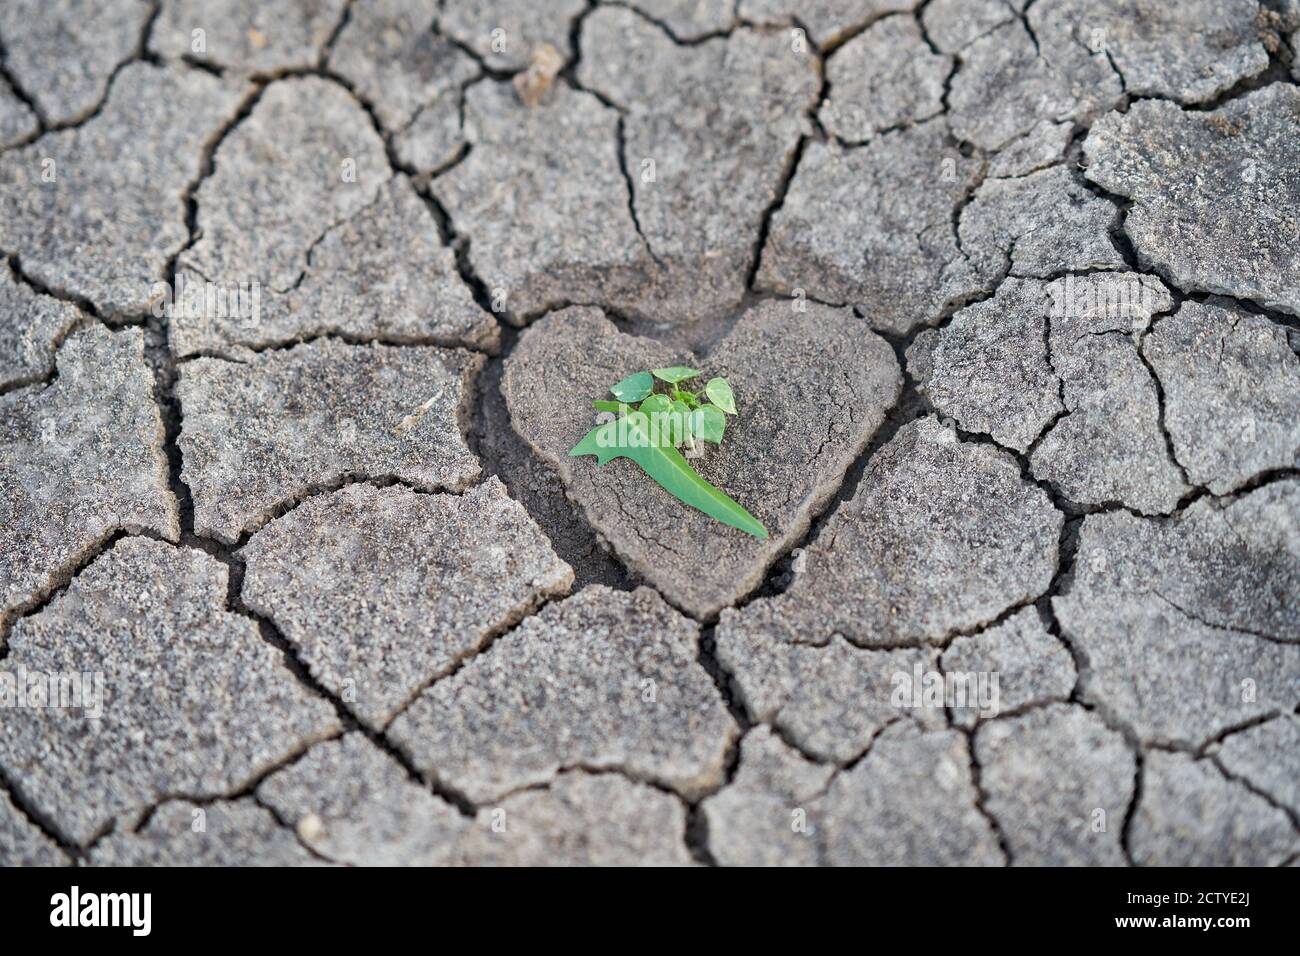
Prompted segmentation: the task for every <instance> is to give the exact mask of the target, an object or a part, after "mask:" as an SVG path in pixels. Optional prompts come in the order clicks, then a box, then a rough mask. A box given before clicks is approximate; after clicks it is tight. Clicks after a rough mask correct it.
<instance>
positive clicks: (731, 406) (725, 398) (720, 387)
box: [704, 378, 736, 415]
mask: <svg viewBox="0 0 1300 956" xmlns="http://www.w3.org/2000/svg"><path fill="white" fill-rule="evenodd" d="M704 394H705V395H707V396H709V401H711V402H712V403H713V404H714V405H717V406H718V407H719V408H720V409H722V410H723V411H724V412H726V413H727V414H728V415H734V414H736V396H734V395H733V394H731V383H730V382H728V381H727V380H726V379H725V378H711V379H709V384H708V385H705V386H704Z"/></svg>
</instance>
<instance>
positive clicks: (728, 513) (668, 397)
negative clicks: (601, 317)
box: [569, 365, 767, 538]
mask: <svg viewBox="0 0 1300 956" xmlns="http://www.w3.org/2000/svg"><path fill="white" fill-rule="evenodd" d="M699 375H700V373H699V372H698V371H696V370H695V369H693V368H686V367H685V366H681V365H677V366H674V367H672V368H656V369H652V370H650V371H647V372H637V373H636V374H635V375H629V376H628V377H627V378H625V379H623V380H622V381H621V382H618V383H616V384H614V385H612V386H610V389H609V390H610V392H611V393H612V394H613V395H614V397H615V398H616V399H617V401H613V402H611V401H608V400H606V399H601V400H598V401H595V402H593V403H592V405H593V406H594V407H595V408H596V409H597V410H598V411H602V412H609V413H611V414H613V415H615V416H617V417H616V418H614V420H613V421H609V422H605V423H604V424H603V425H597V426H596V427H595V428H593V429H592V430H591V431H589V432H587V434H586V436H585V437H584V438H583V439H582V441H580V442H578V444H576V445H574V446H573V448H572V449H571V450H570V451H569V455H570V456H578V455H595V456H596V462H597V464H600V465H604V464H607V463H609V462H610V461H613V460H614V459H615V458H630V459H631V460H632V461H634V462H636V463H637V464H638V465H640V466H641V470H642V471H644V472H645V473H646V474H647V475H649V476H650V477H651V478H653V479H654V480H655V481H657V482H658V483H659V484H660V485H661V486H662V487H663V489H664V490H665V491H667V492H668V493H669V494H670V495H672V496H674V497H675V498H677V499H678V500H679V501H681V502H682V503H684V504H687V505H690V506H691V507H692V508H698V509H699V510H700V511H703V512H704V513H705V514H706V515H708V516H709V517H711V518H716V519H717V520H718V521H721V522H722V523H723V524H728V525H731V527H733V528H739V529H740V530H741V531H744V532H745V533H746V534H752V535H753V536H754V537H756V538H766V537H767V529H766V528H764V527H763V525H762V523H761V522H760V521H759V520H758V519H757V518H755V517H754V516H753V515H751V514H750V513H749V512H748V511H746V510H745V509H744V508H742V507H741V506H740V505H739V504H737V503H736V502H735V501H733V500H732V499H731V498H729V497H728V496H727V495H726V494H724V493H723V492H721V491H719V490H718V489H717V488H715V487H713V485H711V484H709V483H708V482H707V481H705V480H704V479H703V478H701V477H700V476H699V475H698V474H697V473H696V471H695V469H694V468H692V467H691V466H690V464H689V463H688V462H687V461H686V458H685V457H684V456H683V455H682V453H681V452H680V451H678V449H679V448H681V447H682V446H683V445H686V446H687V447H689V448H695V447H696V443H697V442H712V443H713V444H715V445H718V444H721V443H722V435H723V432H725V431H726V428H727V416H728V415H735V414H736V399H735V395H734V394H733V393H732V391H731V385H730V384H728V382H727V380H726V379H725V378H713V379H710V380H709V382H708V384H707V385H705V386H704V388H702V389H701V390H699V391H698V392H694V391H690V390H689V389H687V388H684V387H683V383H685V382H689V381H690V380H691V379H694V378H698V377H699ZM656 380H657V381H658V382H660V383H662V384H663V386H664V390H663V391H655V387H656V384H655V383H656Z"/></svg>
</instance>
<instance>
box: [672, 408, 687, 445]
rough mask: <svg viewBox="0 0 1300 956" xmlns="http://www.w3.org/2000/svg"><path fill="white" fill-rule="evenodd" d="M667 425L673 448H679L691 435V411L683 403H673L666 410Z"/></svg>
mask: <svg viewBox="0 0 1300 956" xmlns="http://www.w3.org/2000/svg"><path fill="white" fill-rule="evenodd" d="M668 424H669V427H670V431H669V435H670V436H671V437H672V443H673V447H674V448H679V447H681V446H682V444H684V443H685V441H686V439H687V437H688V436H689V435H690V433H691V410H690V409H689V408H688V407H687V406H686V403H685V402H673V404H672V407H671V408H669V410H668Z"/></svg>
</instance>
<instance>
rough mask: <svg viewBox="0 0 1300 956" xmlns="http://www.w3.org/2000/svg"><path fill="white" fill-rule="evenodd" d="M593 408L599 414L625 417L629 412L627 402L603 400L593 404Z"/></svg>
mask: <svg viewBox="0 0 1300 956" xmlns="http://www.w3.org/2000/svg"><path fill="white" fill-rule="evenodd" d="M591 407H592V408H594V409H596V411H598V412H613V413H614V414H615V415H625V414H627V411H628V406H627V403H626V402H607V401H604V400H603V399H599V400H597V401H594V402H592V403H591Z"/></svg>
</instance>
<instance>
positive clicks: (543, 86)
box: [0, 0, 1300, 866]
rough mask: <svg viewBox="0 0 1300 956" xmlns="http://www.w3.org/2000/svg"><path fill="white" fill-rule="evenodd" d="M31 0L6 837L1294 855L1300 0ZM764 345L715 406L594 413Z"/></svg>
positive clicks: (0, 333) (9, 374) (1, 760)
mask: <svg viewBox="0 0 1300 956" xmlns="http://www.w3.org/2000/svg"><path fill="white" fill-rule="evenodd" d="M93 6H94V7H95V8H96V9H95V11H94V13H93V14H86V13H85V12H84V11H80V10H79V9H74V7H79V5H75V4H72V3H60V2H44V0H8V2H6V3H4V4H3V5H2V7H0V260H2V261H0V865H99V864H133V865H166V864H207V865H232V864H233V865H242V864H263V865H271V864H287V865H317V866H319V865H326V866H331V865H353V866H367V865H383V864H400V865H425V864H434V865H482V864H495V865H539V864H540V865H557V864H573V865H592V864H596V865H600V864H615V865H619V864H652V865H665V866H689V865H747V864H748V865H754V864H757V865H852V864H941V865H971V866H982V865H993V866H998V865H1044V864H1065V865H1098V864H1100V865H1130V866H1136V865H1150V864H1157V865H1158V864H1174V865H1191V864H1210V865H1232V864H1255V865H1270V866H1272V865H1287V864H1292V865H1294V864H1295V863H1296V862H1297V861H1298V860H1300V792H1298V791H1297V780H1300V716H1297V715H1298V713H1300V87H1298V86H1297V78H1300V56H1297V53H1298V52H1300V50H1298V47H1300V5H1297V4H1296V3H1294V2H1289V0H1188V2H1183V3H1177V4H1174V3H1169V4H1157V3H1137V4H1135V3H1132V2H1127V0H1029V2H1025V0H800V2H792V0H739V2H732V0H700V2H695V0H620V2H613V0H610V2H604V0H553V2H546V3H541V4H538V3H536V2H523V0H473V2H470V0H443V2H438V0H274V2H267V3H260V4H258V3H249V2H244V0H223V2H217V3H209V2H198V0H111V2H104V3H98V4H94V5H93ZM675 364H688V365H691V366H693V367H695V368H698V369H701V370H703V372H704V375H705V377H712V376H726V377H727V378H728V379H729V380H730V382H731V384H732V386H733V388H734V390H735V394H736V400H737V404H738V406H739V415H737V416H736V417H734V418H730V419H728V422H727V431H726V436H725V440H724V442H723V443H722V444H721V445H720V446H712V447H709V448H708V449H707V451H705V453H704V454H703V456H702V457H699V458H694V459H693V465H694V467H695V468H696V469H697V470H698V471H699V473H700V474H701V475H703V476H704V477H705V478H706V479H708V480H709V481H711V482H712V483H714V484H715V485H716V486H718V487H719V488H721V489H722V490H723V491H725V492H726V493H728V494H729V495H731V496H732V497H733V498H735V499H736V500H737V501H739V502H740V503H741V504H742V505H743V506H744V507H745V508H747V509H748V510H749V511H751V512H752V513H753V514H754V515H755V516H757V517H758V518H759V519H760V520H761V521H762V522H763V523H764V524H765V526H766V528H767V529H768V531H769V532H770V537H768V538H767V539H766V540H759V539H757V538H754V537H750V536H747V535H745V534H744V533H742V532H741V531H738V530H735V529H732V528H730V527H727V526H725V525H723V524H720V523H718V522H716V521H714V520H712V519H710V518H708V517H707V516H706V515H704V514H702V513H700V512H697V511H693V510H690V509H688V508H686V507H685V506H684V505H682V504H681V503H679V502H678V501H677V500H676V499H674V498H672V497H671V496H670V495H668V494H667V493H666V492H665V491H664V490H663V489H662V488H660V487H659V486H658V485H657V484H655V483H654V482H653V481H651V480H650V479H649V478H648V477H647V476H646V475H645V474H644V473H643V472H642V471H640V469H639V468H638V467H637V466H636V465H635V464H634V463H633V462H632V461H630V460H627V459H622V460H615V461H612V462H610V463H609V464H607V465H605V466H598V465H597V463H596V461H595V459H593V458H591V457H581V458H574V457H570V456H569V454H568V451H569V449H570V448H571V447H573V445H574V444H576V443H577V442H578V440H579V439H581V438H582V436H583V435H584V434H585V433H586V432H587V431H588V430H589V429H591V428H592V427H593V426H594V425H595V424H596V423H597V419H596V412H595V411H594V410H593V409H592V407H591V402H592V400H594V399H602V398H607V397H608V395H607V390H608V387H609V386H610V385H611V384H612V383H614V382H616V381H618V380H620V379H622V378H624V377H626V376H628V375H630V374H632V373H634V372H637V371H640V370H642V369H645V368H651V367H661V366H668V365H675Z"/></svg>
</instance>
